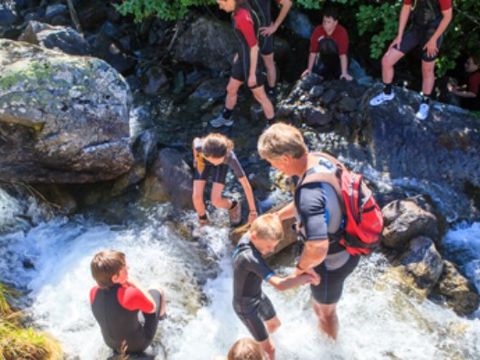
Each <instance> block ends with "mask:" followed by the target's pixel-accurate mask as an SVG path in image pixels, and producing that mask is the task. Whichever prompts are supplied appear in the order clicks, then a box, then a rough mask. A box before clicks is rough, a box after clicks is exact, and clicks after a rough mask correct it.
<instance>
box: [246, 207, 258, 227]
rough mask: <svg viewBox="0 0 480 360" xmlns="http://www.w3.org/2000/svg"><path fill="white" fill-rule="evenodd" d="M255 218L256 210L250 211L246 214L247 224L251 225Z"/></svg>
mask: <svg viewBox="0 0 480 360" xmlns="http://www.w3.org/2000/svg"><path fill="white" fill-rule="evenodd" d="M257 216H258V215H257V211H256V210H250V212H249V213H248V223H249V224H251V223H252V222H253V221H254V220H255V219H256V218H257Z"/></svg>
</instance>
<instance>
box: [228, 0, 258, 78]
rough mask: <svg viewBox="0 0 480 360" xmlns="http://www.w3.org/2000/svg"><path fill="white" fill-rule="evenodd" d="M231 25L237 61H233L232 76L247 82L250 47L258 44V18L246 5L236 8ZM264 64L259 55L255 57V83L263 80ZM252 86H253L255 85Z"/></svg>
mask: <svg viewBox="0 0 480 360" xmlns="http://www.w3.org/2000/svg"><path fill="white" fill-rule="evenodd" d="M232 25H233V30H234V33H235V36H236V38H237V40H238V50H237V54H238V57H237V61H235V62H234V63H233V67H232V77H233V78H234V79H236V80H238V81H242V82H248V75H249V73H250V49H251V48H252V47H254V46H255V45H258V28H259V19H258V16H257V14H256V13H255V12H254V11H252V10H251V9H249V8H248V7H246V6H242V7H240V8H239V9H237V10H236V11H235V12H234V13H233V15H232ZM263 69H264V65H263V60H262V57H261V56H258V59H257V69H256V71H255V73H256V75H257V85H256V86H261V85H263V84H264V82H265V75H264V73H263ZM256 86H254V87H256Z"/></svg>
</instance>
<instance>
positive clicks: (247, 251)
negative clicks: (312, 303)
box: [232, 214, 316, 360]
mask: <svg viewBox="0 0 480 360" xmlns="http://www.w3.org/2000/svg"><path fill="white" fill-rule="evenodd" d="M282 238H283V228H282V223H281V221H280V219H279V218H278V216H276V215H273V214H266V215H262V216H260V217H259V218H258V219H256V220H255V221H254V222H253V223H252V226H251V228H250V230H249V231H248V232H247V233H246V234H245V235H244V236H243V237H242V238H241V239H240V241H239V243H238V245H237V247H236V249H235V251H234V252H233V256H232V257H233V308H234V310H235V313H236V314H237V316H238V317H239V318H240V320H241V321H242V322H243V324H244V325H245V326H246V327H247V329H248V330H249V331H250V333H251V334H252V336H253V338H254V339H255V341H257V342H258V343H259V344H260V346H261V347H262V349H263V350H264V351H265V352H266V353H267V354H268V356H269V359H270V360H273V359H274V358H275V347H274V345H273V343H272V340H271V339H270V336H269V334H271V333H273V332H275V331H276V330H277V329H278V327H279V326H280V320H279V319H278V317H277V316H276V313H275V309H274V308H273V305H272V302H271V301H270V299H269V298H268V297H267V295H265V293H264V292H263V291H262V282H263V281H266V282H268V283H269V284H270V285H273V286H274V287H275V288H276V289H277V290H287V289H290V288H293V287H296V286H299V285H303V284H307V283H311V282H312V281H314V280H316V279H315V278H314V277H312V276H310V275H308V274H302V275H294V276H289V277H286V278H281V277H279V276H277V275H275V273H274V272H273V271H272V270H271V269H270V267H269V266H268V265H267V264H266V262H265V260H264V259H263V256H266V255H268V254H270V253H272V252H273V251H274V249H275V247H276V246H277V245H278V243H279V242H280V240H281V239H282Z"/></svg>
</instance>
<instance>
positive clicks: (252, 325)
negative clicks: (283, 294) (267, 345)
mask: <svg viewBox="0 0 480 360" xmlns="http://www.w3.org/2000/svg"><path fill="white" fill-rule="evenodd" d="M233 308H234V309H235V312H236V314H237V315H238V317H239V318H240V320H241V321H242V322H243V324H244V325H245V326H246V327H247V329H248V331H250V334H252V336H253V338H254V339H255V340H256V341H265V340H267V339H268V331H267V328H266V327H265V324H264V321H268V320H271V319H273V318H274V317H275V316H276V313H275V308H274V307H273V304H272V302H271V301H270V299H269V298H268V296H267V295H265V294H263V293H262V298H261V300H260V301H259V303H258V305H257V306H256V307H255V308H253V309H250V308H242V306H241V305H240V306H238V305H235V304H234V307H233Z"/></svg>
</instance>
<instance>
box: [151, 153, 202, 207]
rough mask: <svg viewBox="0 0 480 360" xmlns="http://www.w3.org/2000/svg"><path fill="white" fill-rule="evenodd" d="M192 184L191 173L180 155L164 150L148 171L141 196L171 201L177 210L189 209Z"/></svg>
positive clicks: (154, 199) (160, 200)
mask: <svg viewBox="0 0 480 360" xmlns="http://www.w3.org/2000/svg"><path fill="white" fill-rule="evenodd" d="M192 183H193V178H192V171H191V169H190V167H189V166H188V165H187V163H186V162H185V161H184V160H183V157H182V154H181V153H179V152H178V151H176V150H174V149H170V148H165V149H162V150H161V151H160V152H159V153H158V157H157V159H156V160H155V162H154V163H153V165H152V167H151V168H150V169H149V171H148V175H147V178H146V179H145V181H144V183H143V194H144V196H145V198H147V199H149V200H153V201H159V202H165V201H171V202H172V203H173V205H174V206H176V207H178V208H191V207H192Z"/></svg>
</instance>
